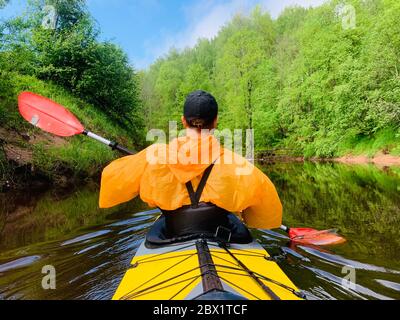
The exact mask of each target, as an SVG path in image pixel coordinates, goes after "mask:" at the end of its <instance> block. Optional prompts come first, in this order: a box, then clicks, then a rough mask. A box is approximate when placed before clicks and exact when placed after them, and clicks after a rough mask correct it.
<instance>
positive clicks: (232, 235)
mask: <svg viewBox="0 0 400 320" xmlns="http://www.w3.org/2000/svg"><path fill="white" fill-rule="evenodd" d="M203 213H204V212H203ZM186 214H187V215H186V217H187V218H186V219H183V218H182V217H183V215H182V216H181V218H182V219H181V220H180V222H182V221H183V220H189V221H190V222H191V225H192V226H193V229H192V231H191V232H187V233H181V234H175V235H174V234H172V233H171V232H170V230H168V228H167V220H168V218H167V215H168V213H167V214H165V213H164V214H163V215H162V216H161V217H160V218H159V219H158V220H157V221H156V222H155V223H154V225H153V227H152V228H151V229H150V231H149V232H148V234H147V238H146V246H147V247H154V246H156V247H160V246H167V245H171V244H176V243H181V242H187V241H191V240H196V239H200V238H203V239H208V240H211V241H212V240H218V237H220V240H222V241H225V242H228V243H231V244H249V243H252V242H253V237H252V235H251V233H250V231H249V230H248V229H247V227H246V226H245V225H244V224H243V223H242V222H241V221H240V220H239V218H238V217H236V216H235V215H234V214H232V213H229V214H226V215H225V217H226V220H227V224H225V225H224V226H217V225H214V224H211V225H212V226H211V227H209V228H204V224H203V225H201V226H199V224H197V223H196V219H191V217H190V214H188V213H187V212H186ZM214 214H215V215H217V216H218V215H219V213H214ZM207 217H208V218H209V219H208V221H212V220H214V219H213V217H212V216H210V214H205V217H204V218H207ZM214 217H215V216H214ZM176 218H177V219H180V218H178V217H176ZM215 220H216V221H218V220H219V219H215ZM203 221H204V220H202V222H203ZM199 227H200V228H204V229H199ZM195 228H197V230H195ZM185 230H187V228H185ZM217 231H218V232H217ZM216 236H217V237H216Z"/></svg>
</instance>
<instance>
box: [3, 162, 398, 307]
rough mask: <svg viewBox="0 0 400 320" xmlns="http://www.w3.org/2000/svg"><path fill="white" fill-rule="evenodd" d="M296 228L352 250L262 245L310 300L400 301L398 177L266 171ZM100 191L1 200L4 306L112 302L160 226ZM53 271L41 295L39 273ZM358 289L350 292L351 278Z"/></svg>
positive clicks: (275, 242) (356, 170) (353, 169)
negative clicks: (328, 234)
mask: <svg viewBox="0 0 400 320" xmlns="http://www.w3.org/2000/svg"><path fill="white" fill-rule="evenodd" d="M260 167H261V169H262V170H263V171H264V172H265V173H266V174H267V175H268V176H269V177H270V178H271V180H272V181H273V182H274V183H275V184H276V186H277V189H278V191H279V193H280V195H281V198H282V202H283V204H284V209H285V215H284V222H285V223H286V224H287V225H290V226H296V227H303V226H307V227H313V228H317V229H322V230H323V229H330V228H337V229H339V232H340V234H341V235H343V236H345V237H346V238H347V240H348V242H347V243H345V244H342V245H339V246H334V247H325V248H319V247H307V246H296V245H293V244H292V243H290V242H289V239H288V238H287V236H286V235H284V234H283V233H282V232H279V231H265V230H254V231H253V234H254V236H255V238H256V239H257V240H258V241H259V242H261V243H262V244H263V246H264V247H265V248H266V249H267V250H268V251H269V252H270V253H271V254H272V255H274V256H276V257H277V260H278V262H279V265H280V266H281V268H282V269H283V270H284V271H285V273H287V275H288V276H289V277H290V278H291V279H292V280H293V282H294V283H295V284H296V285H297V286H298V287H299V288H300V289H301V290H303V291H304V292H305V293H306V295H307V297H308V298H309V299H323V300H326V299H341V300H342V299H344V300H352V299H400V169H399V168H391V169H389V168H386V169H379V168H376V167H374V166H347V165H342V164H315V163H304V164H303V163H297V164H293V163H292V164H290V163H286V164H274V165H260ZM97 202H98V186H97V185H96V184H94V183H92V184H89V185H87V186H85V187H84V188H81V189H76V190H57V191H50V192H42V193H29V192H25V193H24V194H10V193H8V194H0V299H35V300H36V299H49V300H53V299H56V300H60V299H96V300H98V299H110V298H112V296H113V293H114V291H115V290H116V288H117V286H118V284H119V282H120V280H121V278H122V276H123V274H124V273H125V271H126V269H127V267H128V266H129V263H130V261H131V259H132V257H133V255H134V253H135V251H136V250H137V248H138V247H139V245H140V243H141V242H142V240H143V238H144V237H145V234H146V231H147V230H148V228H149V227H150V226H151V225H152V223H153V222H154V221H155V220H156V219H157V217H158V215H159V213H158V212H157V211H156V210H152V211H149V208H147V207H146V206H145V205H144V204H142V203H141V202H140V201H138V200H136V201H133V202H131V203H129V204H126V205H123V206H121V207H118V208H114V209H111V210H100V209H98V208H97ZM47 265H51V266H54V267H55V270H56V290H43V288H42V279H43V277H44V275H43V274H42V268H43V267H44V266H47ZM348 267H351V268H352V270H354V275H355V276H356V285H355V286H350V287H349V286H343V279H344V277H345V276H346V275H347V274H348V273H347V272H349V270H350V269H349V268H348Z"/></svg>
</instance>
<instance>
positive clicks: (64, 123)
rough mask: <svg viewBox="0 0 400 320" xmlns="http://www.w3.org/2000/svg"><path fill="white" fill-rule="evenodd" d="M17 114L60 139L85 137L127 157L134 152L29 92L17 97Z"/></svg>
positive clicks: (60, 107)
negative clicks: (98, 133) (105, 137)
mask: <svg viewBox="0 0 400 320" xmlns="http://www.w3.org/2000/svg"><path fill="white" fill-rule="evenodd" d="M18 106H19V112H20V113H21V115H22V117H23V118H24V119H25V120H27V121H28V122H30V123H31V124H32V125H34V126H35V127H38V128H40V129H42V130H44V131H46V132H49V133H52V134H54V135H57V136H60V137H72V136H75V135H80V134H83V135H86V136H88V137H90V138H92V139H94V140H96V141H99V142H101V143H103V144H105V145H107V146H109V147H110V148H112V149H113V150H118V151H120V152H123V153H125V154H128V155H132V154H134V152H132V151H130V150H128V149H126V148H124V147H122V146H120V145H119V144H118V143H116V142H112V141H109V140H107V139H104V138H103V137H101V136H99V135H97V134H95V133H93V132H90V131H88V130H85V128H84V127H83V125H82V124H81V123H80V122H79V120H78V119H77V118H76V117H75V116H74V115H73V114H72V113H71V112H70V111H68V110H67V109H66V108H65V107H63V106H61V105H59V104H57V103H55V102H54V101H51V100H50V99H47V98H44V97H42V96H39V95H37V94H34V93H31V92H23V93H21V94H20V95H19V97H18Z"/></svg>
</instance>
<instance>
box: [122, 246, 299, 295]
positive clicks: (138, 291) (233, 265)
mask: <svg viewBox="0 0 400 320" xmlns="http://www.w3.org/2000/svg"><path fill="white" fill-rule="evenodd" d="M203 241H204V240H203ZM207 244H208V245H209V246H210V247H213V248H215V249H217V250H210V254H211V257H212V259H213V260H217V259H219V260H222V261H223V262H226V263H227V264H225V265H223V264H218V263H214V262H212V263H209V264H204V265H199V266H198V267H196V268H194V269H191V270H186V271H185V272H182V273H180V274H177V275H175V276H173V277H171V278H168V279H166V280H163V281H161V282H158V283H156V284H154V285H152V286H150V287H146V288H145V289H142V288H143V287H145V286H146V285H147V284H149V283H151V282H152V281H154V280H155V279H157V278H159V277H161V276H162V275H163V274H164V273H166V272H168V271H170V270H171V269H174V268H176V267H177V266H178V265H180V264H183V263H184V262H185V261H187V260H188V259H190V258H192V257H195V256H197V252H196V253H191V254H184V255H176V256H170V257H168V258H162V257H160V258H156V259H151V258H145V259H143V260H139V261H137V262H136V263H135V265H133V266H132V267H131V268H138V267H139V266H140V265H142V264H148V263H157V262H160V261H164V260H166V259H168V260H174V259H176V258H183V260H180V261H179V262H177V263H176V264H174V265H172V266H170V267H168V268H167V269H166V270H164V271H162V272H161V273H160V274H157V275H156V276H154V277H153V278H151V279H149V280H147V281H146V282H144V283H142V284H141V285H140V286H139V287H136V288H135V289H133V290H132V291H131V292H129V293H127V294H126V295H125V296H123V297H121V298H120V300H131V299H135V298H139V297H141V296H144V295H148V294H152V293H157V291H161V290H164V289H167V288H171V287H175V286H179V285H181V284H185V286H184V287H183V288H182V289H181V290H180V291H179V292H178V293H177V294H175V295H174V296H173V297H172V298H170V299H169V300H172V299H173V298H174V297H175V296H177V295H178V294H179V293H181V292H182V291H184V290H185V289H186V288H187V287H189V286H190V285H192V284H193V283H194V282H196V281H197V280H199V279H201V278H202V277H204V276H206V275H213V276H215V277H219V278H220V279H221V280H222V281H225V282H226V283H228V284H230V285H233V286H234V287H235V286H236V285H235V284H234V283H231V282H230V281H229V280H228V279H227V278H225V277H223V275H235V276H240V277H247V278H251V279H253V280H255V281H256V282H257V284H258V285H259V286H261V287H262V288H263V290H265V291H266V292H267V294H268V295H270V296H271V298H272V299H273V300H280V298H279V297H278V296H277V295H275V294H274V293H273V291H272V290H271V289H267V286H266V284H265V283H263V282H262V280H263V281H266V282H269V283H271V284H274V285H277V286H279V287H281V288H283V289H285V290H287V291H289V292H291V293H292V294H294V295H296V296H298V297H299V298H303V299H304V295H303V294H302V293H301V292H299V291H297V290H295V289H293V288H291V287H289V286H287V285H285V284H282V283H279V282H278V281H276V280H273V279H270V278H268V277H267V276H265V275H262V274H259V273H257V272H253V271H251V270H250V269H249V268H247V267H246V266H245V265H243V264H242V263H241V262H240V260H239V259H238V258H237V257H240V256H242V257H257V258H260V259H266V258H267V256H266V255H263V254H254V253H251V252H249V251H248V250H240V249H236V250H235V254H233V253H232V252H231V251H230V250H229V249H228V248H227V247H226V245H224V244H221V243H220V244H218V243H213V242H207ZM190 247H192V245H190V246H186V247H182V248H180V250H184V249H188V248H190ZM221 249H223V250H224V251H225V252H223V251H220V250H221ZM175 252H176V250H173V251H168V252H165V253H163V254H162V255H161V256H163V255H169V254H171V253H175ZM221 254H222V255H228V256H230V257H234V259H233V260H232V261H229V260H227V259H224V258H222V257H220V255H221ZM205 267H215V268H218V269H219V270H218V271H210V270H209V271H206V272H203V273H201V274H200V275H198V276H195V277H192V278H188V279H184V280H179V278H182V277H184V276H185V275H186V274H190V273H191V272H193V271H196V270H201V269H202V268H205ZM224 269H227V270H228V271H226V270H224ZM230 271H238V272H241V273H233V272H230ZM172 281H176V282H174V283H171V284H168V283H170V282H172ZM188 282H189V283H188ZM167 284H168V285H167ZM164 285H165V286H164ZM237 289H239V290H243V289H242V288H240V287H237ZM244 291H245V292H246V294H248V295H251V296H253V298H255V299H257V300H262V299H261V298H260V297H257V296H256V295H254V294H252V293H250V292H248V291H246V290H244Z"/></svg>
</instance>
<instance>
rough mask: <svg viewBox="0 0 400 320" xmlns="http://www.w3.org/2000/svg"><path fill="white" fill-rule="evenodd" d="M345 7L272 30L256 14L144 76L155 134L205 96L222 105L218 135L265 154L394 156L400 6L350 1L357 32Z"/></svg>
mask: <svg viewBox="0 0 400 320" xmlns="http://www.w3.org/2000/svg"><path fill="white" fill-rule="evenodd" d="M343 3H344V2H342V1H330V2H327V3H326V4H324V5H322V6H320V7H316V8H309V9H304V8H301V7H291V8H288V9H286V10H285V11H284V12H283V13H282V14H281V15H280V16H279V18H278V19H276V20H272V19H271V17H270V16H269V15H268V14H267V13H263V12H262V10H261V9H260V8H259V7H257V8H255V10H254V11H253V12H252V13H251V14H250V15H248V16H245V15H237V16H236V17H234V19H233V20H232V21H231V22H230V23H228V24H227V25H226V26H224V27H223V28H222V30H221V31H220V33H219V34H218V36H217V37H216V38H215V39H213V40H201V41H200V42H199V43H198V45H197V46H196V47H195V48H193V49H186V50H184V51H182V52H178V51H176V50H172V51H171V52H170V53H169V54H168V55H166V56H165V57H163V58H161V59H159V60H158V61H156V62H155V63H154V64H153V65H152V66H151V67H150V68H149V69H148V70H146V71H145V72H143V73H142V75H141V83H142V100H143V101H144V105H145V108H146V109H149V110H151V112H147V113H146V114H145V118H146V123H147V124H148V126H149V128H151V127H153V128H154V127H155V126H156V127H157V128H166V127H167V122H168V121H170V120H177V121H178V120H179V117H180V115H181V108H182V103H183V100H184V96H185V95H186V94H187V93H189V92H190V91H191V90H195V89H205V90H209V91H211V92H212V93H213V94H214V95H215V96H216V98H217V100H218V101H219V104H220V109H221V112H220V113H221V115H220V126H221V127H222V128H230V129H244V128H254V129H255V138H256V147H257V148H259V149H265V148H267V149H271V148H275V147H281V148H283V147H284V148H289V149H294V150H295V151H296V152H297V153H299V154H303V155H305V156H307V157H313V156H319V157H332V156H338V155H341V154H345V153H349V152H355V153H359V152H361V153H362V152H364V153H370V154H372V153H374V152H377V151H379V150H385V151H388V152H393V153H396V150H398V148H397V147H398V145H399V137H400V136H399V134H400V130H399V128H400V101H399V100H400V82H399V81H400V77H399V68H400V65H399V64H400V56H399V52H400V26H399V24H398V23H397V15H398V12H400V3H399V2H398V1H396V0H369V1H363V2H360V1H356V0H351V1H346V2H345V4H347V5H352V6H353V7H354V9H355V13H356V16H355V18H356V20H355V22H356V24H355V26H354V28H353V27H351V26H350V27H349V28H347V27H346V28H345V27H343V24H342V20H343V19H342V18H343V15H342V14H341V13H340V11H338V8H340V5H343ZM344 18H345V17H344ZM389 132H390V133H389ZM382 136H386V138H385V139H382ZM365 141H371V143H364V142H365ZM376 141H380V142H379V143H375V142H376Z"/></svg>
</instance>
